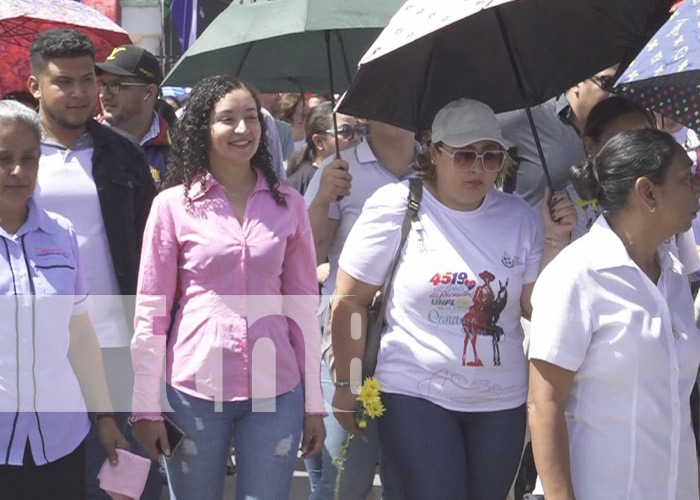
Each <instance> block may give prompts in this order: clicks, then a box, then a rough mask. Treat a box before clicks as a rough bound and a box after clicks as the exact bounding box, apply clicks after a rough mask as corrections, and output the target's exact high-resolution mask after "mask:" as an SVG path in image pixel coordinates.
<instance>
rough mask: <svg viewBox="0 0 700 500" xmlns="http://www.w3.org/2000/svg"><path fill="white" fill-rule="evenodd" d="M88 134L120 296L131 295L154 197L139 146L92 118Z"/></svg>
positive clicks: (134, 289)
mask: <svg viewBox="0 0 700 500" xmlns="http://www.w3.org/2000/svg"><path fill="white" fill-rule="evenodd" d="M87 130H88V132H89V133H90V135H91V136H92V141H93V146H94V152H93V155H92V175H93V178H94V179H95V186H96V187H97V196H98V198H99V200H100V207H101V209H102V219H103V221H104V225H105V231H106V233H107V241H108V242H109V250H110V252H111V254H112V262H113V264H114V272H115V274H116V277H117V282H118V283H119V290H120V292H121V294H122V295H135V294H136V282H137V280H138V272H139V258H140V256H141V239H142V238H143V230H144V227H145V225H146V219H147V218H148V213H149V211H150V209H151V203H152V202H153V198H154V196H155V192H156V191H155V186H154V185H153V178H152V177H151V173H150V169H149V167H148V162H147V161H146V157H145V156H144V154H143V152H142V151H141V148H139V147H138V145H136V144H134V143H133V142H131V141H130V140H128V139H127V138H125V137H123V136H122V135H120V134H118V133H116V132H114V131H113V130H110V128H109V127H107V126H105V125H101V124H99V123H97V122H96V121H94V120H90V121H89V122H88V124H87Z"/></svg>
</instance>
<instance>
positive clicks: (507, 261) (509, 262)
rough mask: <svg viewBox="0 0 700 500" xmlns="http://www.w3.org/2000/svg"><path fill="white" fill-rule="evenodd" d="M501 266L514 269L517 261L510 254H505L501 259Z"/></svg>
mask: <svg viewBox="0 0 700 500" xmlns="http://www.w3.org/2000/svg"><path fill="white" fill-rule="evenodd" d="M501 264H503V265H504V266H506V267H507V268H508V269H513V266H514V265H515V259H514V258H513V257H511V256H510V255H509V254H508V252H503V257H502V258H501Z"/></svg>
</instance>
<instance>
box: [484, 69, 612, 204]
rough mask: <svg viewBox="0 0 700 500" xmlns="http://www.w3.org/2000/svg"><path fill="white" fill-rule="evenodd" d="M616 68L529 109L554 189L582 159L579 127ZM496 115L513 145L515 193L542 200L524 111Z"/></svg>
mask: <svg viewBox="0 0 700 500" xmlns="http://www.w3.org/2000/svg"><path fill="white" fill-rule="evenodd" d="M616 71H617V65H615V66H612V67H610V68H606V69H604V70H602V71H600V72H599V73H596V74H595V75H593V76H592V77H590V78H588V79H586V80H584V81H582V82H579V83H577V84H576V85H574V86H573V87H571V88H570V89H568V90H567V91H566V92H565V93H564V94H562V95H560V96H559V97H556V98H553V99H550V100H549V101H547V102H545V103H544V104H541V105H539V106H535V107H533V108H532V117H533V119H534V121H535V125H536V126H537V132H538V134H539V137H540V141H541V143H542V149H543V151H544V154H545V159H546V160H547V168H548V170H549V174H550V176H551V178H552V184H553V187H554V190H555V191H559V190H562V189H564V187H565V186H566V185H567V183H568V182H569V167H571V166H572V165H574V164H576V163H580V162H582V161H583V160H585V158H586V155H585V153H584V151H583V144H582V143H581V130H583V125H584V123H586V118H588V113H589V112H590V111H591V109H592V108H593V106H595V105H596V104H597V103H598V102H599V101H601V100H603V99H605V98H606V97H609V96H610V95H611V92H612V86H613V85H614V83H615V73H616ZM497 117H498V121H499V123H500V125H501V129H502V130H503V136H504V137H505V138H506V140H507V141H509V142H510V143H511V144H513V145H514V146H515V147H516V161H517V162H518V164H519V166H518V170H517V174H516V179H515V193H517V194H519V195H520V196H522V197H523V198H525V199H526V200H527V201H528V202H529V203H530V204H531V205H536V204H538V203H539V202H540V201H541V200H542V196H543V194H544V186H545V180H544V172H543V170H542V163H541V161H540V157H539V154H538V152H537V147H536V145H535V139H534V137H533V135H532V129H531V128H530V123H529V122H528V119H527V115H526V114H525V110H524V109H519V110H516V111H509V112H506V113H501V114H499V115H498V116H497Z"/></svg>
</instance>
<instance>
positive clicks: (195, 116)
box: [165, 76, 287, 206]
mask: <svg viewBox="0 0 700 500" xmlns="http://www.w3.org/2000/svg"><path fill="white" fill-rule="evenodd" d="M241 89H244V90H247V91H248V92H250V95H251V96H253V99H254V100H255V107H256V108H257V110H258V120H259V121H260V128H261V135H260V145H259V146H258V150H257V151H256V152H255V154H254V155H253V157H252V158H251V159H250V164H251V166H252V167H253V168H255V169H257V170H259V171H260V173H262V175H263V176H264V177H265V180H266V181H267V185H268V186H269V188H270V191H271V192H272V197H273V198H274V199H275V202H276V203H277V204H278V205H281V206H286V205H287V202H286V201H285V200H284V198H283V197H282V195H281V194H280V192H279V179H277V175H276V174H275V171H274V169H273V168H272V155H270V152H269V150H268V147H267V135H266V131H267V125H266V123H265V119H264V117H263V115H262V111H260V99H259V98H258V94H257V92H256V91H255V90H254V89H253V88H251V87H250V86H248V85H246V84H245V83H243V82H242V81H241V80H239V79H237V78H233V77H231V76H212V77H209V78H205V79H203V80H201V81H200V82H199V83H198V84H197V86H195V88H194V89H193V90H192V94H191V95H190V98H189V100H188V101H187V107H186V108H185V112H184V114H183V115H182V118H181V119H180V121H179V122H178V125H177V127H176V129H175V132H174V134H173V138H172V141H173V142H172V147H171V148H170V155H169V157H168V173H167V176H166V180H165V187H166V188H167V187H172V186H177V185H178V184H182V185H183V187H184V190H185V201H186V202H187V203H189V202H190V198H189V195H188V191H189V189H190V187H191V186H192V184H193V183H194V182H195V181H197V180H199V181H200V182H201V183H202V186H203V185H204V179H205V176H206V174H207V172H209V117H210V116H211V113H212V111H213V110H214V106H215V105H216V103H218V102H219V101H220V100H221V99H223V98H224V97H225V96H226V95H227V94H228V93H230V92H232V91H234V90H241Z"/></svg>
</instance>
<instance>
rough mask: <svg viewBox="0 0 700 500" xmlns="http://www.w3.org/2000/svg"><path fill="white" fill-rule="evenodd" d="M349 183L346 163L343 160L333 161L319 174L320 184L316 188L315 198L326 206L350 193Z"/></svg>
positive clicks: (350, 179)
mask: <svg viewBox="0 0 700 500" xmlns="http://www.w3.org/2000/svg"><path fill="white" fill-rule="evenodd" d="M351 183H352V176H351V175H350V173H349V172H348V162H346V161H345V160H333V161H332V162H330V163H329V164H328V165H326V166H325V167H324V169H323V172H321V182H320V184H319V186H318V194H317V195H316V197H317V198H318V199H319V200H321V201H323V202H325V203H327V204H331V203H332V202H334V201H335V200H337V199H338V198H342V197H343V196H345V195H347V194H348V193H349V192H350V184H351Z"/></svg>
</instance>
